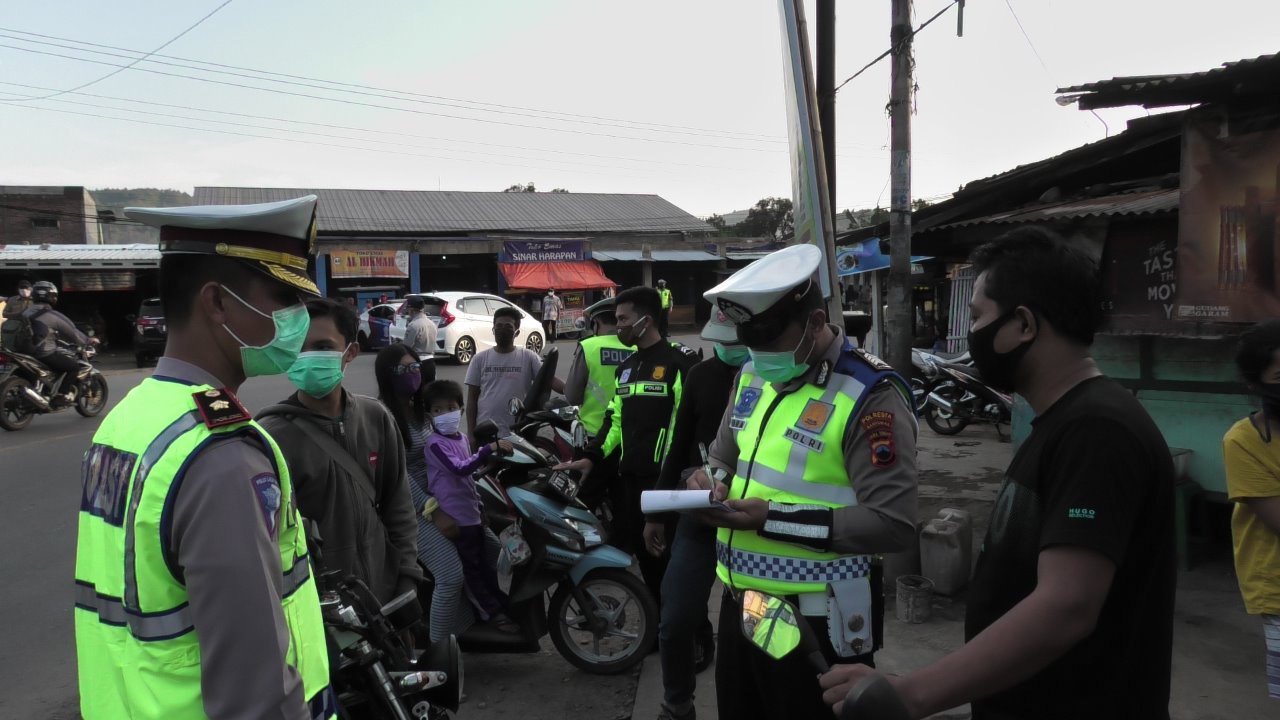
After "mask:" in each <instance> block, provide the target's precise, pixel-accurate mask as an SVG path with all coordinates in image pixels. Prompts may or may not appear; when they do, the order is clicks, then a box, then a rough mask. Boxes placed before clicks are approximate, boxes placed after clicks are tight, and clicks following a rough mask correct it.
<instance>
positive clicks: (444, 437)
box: [423, 380, 520, 632]
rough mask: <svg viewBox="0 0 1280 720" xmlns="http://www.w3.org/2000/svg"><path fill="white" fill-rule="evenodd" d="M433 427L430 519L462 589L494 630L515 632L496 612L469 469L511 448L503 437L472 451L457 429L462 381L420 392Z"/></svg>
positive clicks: (497, 593)
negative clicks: (453, 556) (449, 546)
mask: <svg viewBox="0 0 1280 720" xmlns="http://www.w3.org/2000/svg"><path fill="white" fill-rule="evenodd" d="M423 395H424V396H425V397H424V399H425V400H426V404H427V411H428V412H429V413H430V414H431V424H432V426H433V427H434V428H435V432H433V433H431V434H430V435H428V436H427V441H426V446H425V447H424V448H423V452H424V453H425V454H426V457H427V491H428V493H429V494H430V495H431V496H432V497H434V498H435V499H436V500H437V501H438V502H439V503H440V507H439V508H438V509H436V510H435V511H433V512H432V514H431V519H432V521H434V522H435V524H436V527H438V528H440V532H441V533H443V534H444V536H445V537H447V538H449V539H450V540H452V541H453V544H454V545H455V546H456V547H457V548H458V558H459V559H460V560H461V561H462V572H463V575H464V576H465V577H466V582H467V589H468V590H470V591H471V595H472V596H473V597H474V598H475V600H476V604H477V605H479V606H480V610H481V611H482V612H483V613H484V615H485V616H486V618H487V619H488V620H489V622H491V623H492V624H493V625H495V626H496V627H497V628H498V629H499V630H502V631H504V632H519V631H520V626H519V625H516V624H515V623H514V622H513V621H512V620H511V618H509V617H507V616H506V614H505V613H503V611H502V590H501V589H500V588H499V587H498V576H497V573H496V571H495V570H494V568H491V567H488V566H487V565H486V564H485V561H484V525H483V523H482V520H481V513H482V512H483V510H482V507H481V503H480V495H479V493H477V492H476V483H475V480H473V479H472V477H471V474H472V473H473V472H475V471H476V469H477V468H479V467H480V466H481V465H483V464H484V461H485V460H486V459H487V458H488V457H489V456H490V455H492V454H493V453H495V452H498V451H499V450H501V451H503V452H510V451H511V443H509V442H507V441H506V440H499V441H497V442H493V443H489V444H488V445H485V446H484V447H482V448H480V450H479V452H476V453H475V454H472V452H471V447H470V444H469V443H468V442H467V438H466V437H464V436H463V435H462V434H461V433H460V432H459V431H458V428H459V427H460V426H461V422H462V386H460V385H458V383H456V382H453V381H451V380H437V381H435V382H433V383H431V384H430V385H427V388H426V390H424V391H423Z"/></svg>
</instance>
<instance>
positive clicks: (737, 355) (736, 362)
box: [716, 343, 751, 367]
mask: <svg viewBox="0 0 1280 720" xmlns="http://www.w3.org/2000/svg"><path fill="white" fill-rule="evenodd" d="M716 357H718V358H720V362H722V363H724V364H725V365H732V366H733V367H742V366H743V365H744V364H746V362H747V358H749V357H751V351H750V350H748V349H747V346H745V345H728V346H726V345H721V344H720V343H716Z"/></svg>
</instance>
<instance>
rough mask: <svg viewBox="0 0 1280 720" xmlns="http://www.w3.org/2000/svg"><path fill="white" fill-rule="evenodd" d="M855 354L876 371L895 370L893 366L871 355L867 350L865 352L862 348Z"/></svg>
mask: <svg viewBox="0 0 1280 720" xmlns="http://www.w3.org/2000/svg"><path fill="white" fill-rule="evenodd" d="M853 353H854V354H855V355H857V356H858V357H860V358H862V359H863V360H865V361H866V362H867V364H868V365H870V366H871V367H873V368H875V369H876V370H892V369H893V366H892V365H890V364H889V363H887V362H885V361H883V360H881V359H880V358H878V357H876V356H875V355H872V354H871V353H869V352H867V351H866V350H863V349H862V348H858V349H856V350H854V351H853Z"/></svg>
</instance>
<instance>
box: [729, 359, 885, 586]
mask: <svg viewBox="0 0 1280 720" xmlns="http://www.w3.org/2000/svg"><path fill="white" fill-rule="evenodd" d="M864 391H865V386H864V385H863V384H862V383H861V382H859V381H858V380H857V379H855V378H853V377H851V376H849V375H845V374H841V373H833V374H832V375H831V377H830V378H829V380H828V383H827V385H826V386H825V387H819V386H816V385H811V384H810V385H803V386H801V387H799V388H797V389H795V390H794V391H792V392H789V393H785V394H782V395H779V393H778V391H777V389H776V388H775V386H774V385H772V384H770V383H766V382H763V381H762V380H761V379H760V378H759V377H758V376H756V375H755V373H754V368H753V366H752V364H751V363H747V364H746V365H745V366H744V367H743V370H742V373H741V374H740V376H739V379H738V385H737V388H736V391H735V394H734V398H733V401H732V407H731V410H730V426H731V428H732V429H733V430H734V433H735V438H736V440H737V444H738V463H737V467H736V468H735V474H734V478H733V480H732V485H731V487H730V493H729V497H732V498H738V497H747V498H751V497H755V498H761V499H764V500H770V501H776V502H781V503H787V504H793V505H816V506H820V507H830V508H838V507H852V506H856V505H857V504H858V499H857V494H856V492H855V491H854V489H853V488H852V487H851V486H850V484H849V478H848V472H847V470H846V469H845V459H844V447H843V445H844V438H845V436H846V432H847V430H848V429H849V427H850V423H852V422H855V421H856V418H857V415H858V413H857V407H856V406H857V403H858V401H859V400H860V398H861V397H862V395H863V393H864ZM717 560H718V562H717V564H716V572H717V574H718V575H719V577H720V580H721V581H722V582H724V583H725V584H726V585H728V586H730V587H733V588H738V589H757V590H761V591H764V592H768V593H772V594H775V595H786V594H791V593H808V592H818V591H825V590H826V587H827V585H829V584H831V583H835V582H846V581H850V580H860V579H862V578H865V577H866V575H867V568H868V567H869V566H870V561H869V559H868V558H867V557H865V556H861V555H839V554H836V553H821V552H818V551H816V550H812V549H810V548H806V547H803V546H800V545H795V544H791V543H785V542H780V541H776V540H770V539H768V538H764V537H761V536H760V535H759V533H756V532H750V531H730V530H727V529H723V528H722V529H720V530H719V532H718V533H717ZM861 581H863V582H865V580H861Z"/></svg>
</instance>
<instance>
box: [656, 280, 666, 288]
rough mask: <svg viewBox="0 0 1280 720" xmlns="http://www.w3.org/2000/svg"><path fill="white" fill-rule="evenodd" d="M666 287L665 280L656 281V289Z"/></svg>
mask: <svg viewBox="0 0 1280 720" xmlns="http://www.w3.org/2000/svg"><path fill="white" fill-rule="evenodd" d="M666 286H667V281H666V280H659V281H658V287H666Z"/></svg>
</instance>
